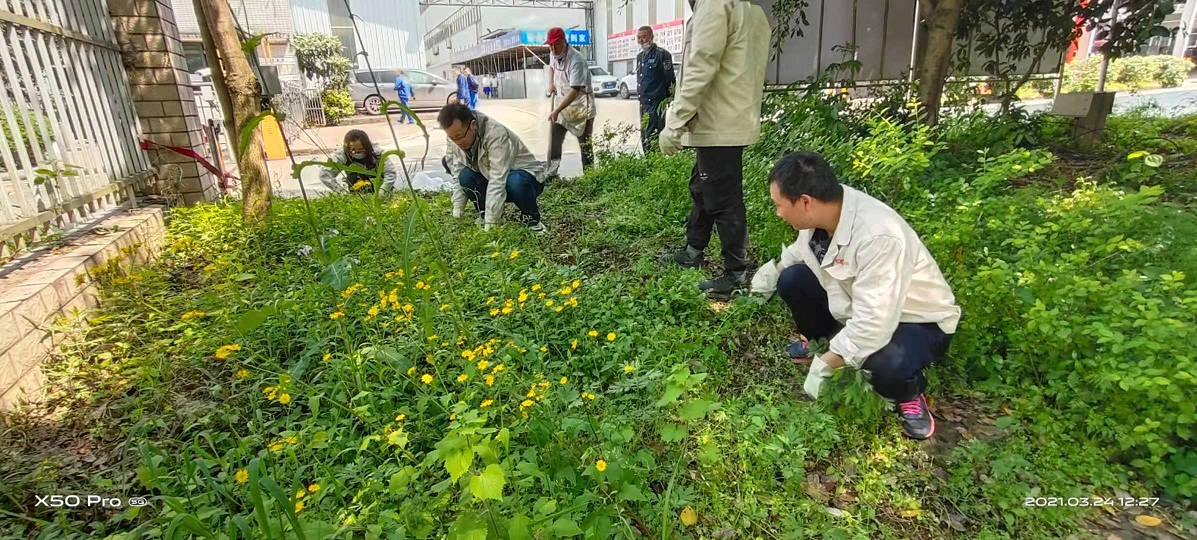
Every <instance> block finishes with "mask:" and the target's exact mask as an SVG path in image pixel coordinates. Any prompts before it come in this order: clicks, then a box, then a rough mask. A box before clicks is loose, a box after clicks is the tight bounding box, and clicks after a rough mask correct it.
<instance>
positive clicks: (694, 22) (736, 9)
mask: <svg viewBox="0 0 1197 540" xmlns="http://www.w3.org/2000/svg"><path fill="white" fill-rule="evenodd" d="M690 4H691V7H692V8H693V9H694V14H693V15H692V16H691V17H690V20H689V21H687V23H686V37H685V49H684V51H683V58H682V79H681V82H680V83H678V85H677V91H676V93H675V96H674V99H673V103H672V104H671V105H670V107H669V110H668V112H667V113H666V116H665V129H664V130H662V131H661V134H660V137H659V138H660V145H661V151H662V152H664V153H665V154H667V155H669V154H675V153H677V152H678V151H680V150H681V149H682V147H686V148H694V149H695V151H696V154H697V158H696V162H695V165H694V169H693V170H692V171H691V172H690V198H691V199H692V200H693V203H694V206H693V208H691V210H690V216H689V217H688V218H687V219H686V245H685V246H684V247H682V248H681V249H679V250H678V251H677V252H675V253H671V254H669V255H667V256H666V257H665V258H666V260H669V261H672V262H675V263H677V264H680V265H682V266H687V267H691V268H698V267H701V266H702V264H703V258H704V255H703V251H704V250H705V249H706V247H707V244H709V243H710V241H711V232H712V229H717V230H718V231H719V242H720V244H721V245H722V246H723V249H722V254H723V275H722V276H720V277H718V278H716V279H710V280H705V281H703V282H701V283H699V284H698V287H699V289H700V290H702V291H703V292H705V293H706V294H707V296H709V297H711V298H715V299H727V298H731V297H732V296H734V295H735V294H737V293H740V292H744V290H745V289H746V288H747V285H748V223H747V217H746V216H745V211H744V169H743V164H744V147H745V146H748V145H750V144H752V143H755V142H756V141H757V140H758V139H759V138H760V136H761V97H762V95H763V93H764V85H765V68H766V66H767V64H768V61H769V34H770V29H769V20H768V19H767V18H766V17H765V11H764V10H762V9H761V8H760V6H757V5H754V4H753V3H752V2H750V1H749V0H697V1H695V0H691V2H690Z"/></svg>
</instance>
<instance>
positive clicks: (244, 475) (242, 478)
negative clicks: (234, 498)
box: [233, 469, 249, 484]
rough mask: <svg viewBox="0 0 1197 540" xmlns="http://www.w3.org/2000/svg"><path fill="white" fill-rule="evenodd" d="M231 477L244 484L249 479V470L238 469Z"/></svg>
mask: <svg viewBox="0 0 1197 540" xmlns="http://www.w3.org/2000/svg"><path fill="white" fill-rule="evenodd" d="M233 479H234V480H236V481H237V483H238V484H244V483H245V482H246V481H248V480H249V471H247V470H245V469H240V470H238V471H237V474H234V475H233Z"/></svg>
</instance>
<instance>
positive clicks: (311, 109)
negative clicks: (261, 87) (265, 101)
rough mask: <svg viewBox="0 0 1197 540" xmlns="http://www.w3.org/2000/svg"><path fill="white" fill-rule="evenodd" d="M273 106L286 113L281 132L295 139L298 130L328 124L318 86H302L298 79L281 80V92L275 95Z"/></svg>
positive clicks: (290, 138) (289, 138)
mask: <svg viewBox="0 0 1197 540" xmlns="http://www.w3.org/2000/svg"><path fill="white" fill-rule="evenodd" d="M274 107H275V109H277V110H278V111H279V112H282V113H284V114H285V115H286V118H285V119H284V121H283V133H284V134H286V135H287V138H288V140H295V137H297V136H298V135H299V131H300V130H302V129H304V128H309V127H319V126H324V125H327V124H328V119H327V118H325V117H324V106H323V105H322V104H321V101H320V89H319V88H304V87H303V84H302V83H301V82H300V81H294V80H288V81H283V93H282V94H280V95H278V96H277V97H275V100H274Z"/></svg>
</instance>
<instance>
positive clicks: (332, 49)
mask: <svg viewBox="0 0 1197 540" xmlns="http://www.w3.org/2000/svg"><path fill="white" fill-rule="evenodd" d="M291 44H292V45H293V46H294V47H295V61H296V62H297V63H298V64H299V69H300V70H301V71H303V72H304V73H305V74H307V75H308V76H310V77H313V78H315V79H316V81H317V82H318V83H319V84H320V85H322V86H325V87H329V88H344V87H346V86H348V85H349V71H350V68H351V67H352V65H351V64H350V62H349V59H348V58H346V57H345V53H344V49H345V48H344V47H343V46H342V45H341V41H340V40H339V39H337V38H336V36H333V35H331V34H321V33H306V34H296V36H295V39H293V40H292V42H291Z"/></svg>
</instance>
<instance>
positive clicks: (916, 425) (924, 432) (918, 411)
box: [898, 394, 935, 441]
mask: <svg viewBox="0 0 1197 540" xmlns="http://www.w3.org/2000/svg"><path fill="white" fill-rule="evenodd" d="M898 416H901V417H902V434H903V435H905V436H907V437H909V438H911V439H917V440H920V441H921V440H925V439H930V438H931V436H932V435H934V434H935V418H933V417H932V416H931V409H929V408H927V398H925V397H923V395H922V394H919V397H916V398H914V400H912V401H903V402H901V403H898Z"/></svg>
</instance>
